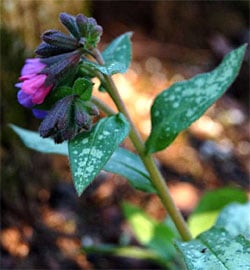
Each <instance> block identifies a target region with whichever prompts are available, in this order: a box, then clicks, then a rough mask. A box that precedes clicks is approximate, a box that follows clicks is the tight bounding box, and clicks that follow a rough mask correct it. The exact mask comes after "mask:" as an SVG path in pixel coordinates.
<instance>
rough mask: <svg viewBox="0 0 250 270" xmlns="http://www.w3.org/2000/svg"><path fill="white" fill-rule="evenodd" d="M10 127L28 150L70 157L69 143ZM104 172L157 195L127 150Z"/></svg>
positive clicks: (116, 154)
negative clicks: (117, 175) (123, 178)
mask: <svg viewBox="0 0 250 270" xmlns="http://www.w3.org/2000/svg"><path fill="white" fill-rule="evenodd" d="M10 126H11V128H12V129H13V130H14V131H15V132H16V134H17V135H18V136H19V137H20V138H21V140H22V141H23V143H24V144H25V145H26V146H27V147H28V148H30V149H32V150H36V151H40V152H42V153H48V154H49V153H51V154H61V155H66V156H68V144H67V142H64V143H61V144H55V142H54V141H53V140H52V139H50V138H47V139H44V138H42V137H40V135H39V134H38V133H37V132H34V131H30V130H27V129H23V128H20V127H17V126H15V125H10ZM103 170H105V171H107V172H112V173H115V174H119V175H121V176H123V177H125V178H127V179H128V181H129V182H130V184H131V185H132V186H134V187H135V188H137V189H139V190H142V191H146V192H153V193H156V191H155V189H154V187H153V186H152V184H151V181H150V177H149V175H148V172H147V171H146V169H145V167H144V165H143V163H142V162H141V160H140V158H139V157H138V156H137V155H136V154H134V153H131V152H129V151H128V150H126V149H123V148H117V149H116V150H115V152H114V153H113V154H112V156H111V158H110V159H109V161H108V162H107V163H106V164H105V166H104V167H103Z"/></svg>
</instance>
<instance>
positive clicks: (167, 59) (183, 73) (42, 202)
mask: <svg viewBox="0 0 250 270" xmlns="http://www.w3.org/2000/svg"><path fill="white" fill-rule="evenodd" d="M65 11H66V12H69V13H71V14H74V15H75V14H77V13H81V12H82V13H85V14H86V15H89V16H93V17H95V18H96V19H97V21H98V23H99V24H100V25H102V26H103V28H104V34H103V39H102V42H101V44H100V47H101V48H103V47H105V45H106V44H107V43H108V42H110V41H111V40H112V39H113V38H115V37H116V36H117V35H119V34H122V33H124V32H126V31H133V32H134V35H133V39H132V40H133V63H132V65H131V69H130V70H129V72H128V73H127V74H126V75H124V77H122V78H121V77H117V78H116V81H117V84H118V85H124V83H125V85H126V86H127V87H130V86H131V85H132V86H133V90H131V91H130V92H129V91H128V90H129V89H127V93H130V96H129V97H128V98H127V100H126V104H127V105H128V107H129V109H131V113H132V117H133V118H134V121H135V123H136V125H137V126H138V127H139V129H140V131H141V132H142V135H143V136H144V137H145V136H146V134H147V131H146V130H147V128H146V127H147V125H148V120H147V119H148V114H144V113H143V111H144V110H145V108H147V107H148V104H149V103H148V100H152V99H153V97H154V96H155V95H156V94H157V93H158V92H159V91H160V90H162V89H164V88H166V87H167V86H169V85H170V84H171V83H173V82H175V81H177V80H180V79H184V78H189V77H191V76H194V75H195V74H197V73H200V72H205V71H208V70H211V69H212V68H214V67H215V66H216V65H217V64H218V63H219V62H220V61H221V59H222V58H223V56H224V55H225V54H226V53H227V52H229V51H230V50H232V49H234V48H236V47H238V46H239V45H241V44H243V43H246V42H247V43H249V2H248V1H75V0H72V1H52V0H51V1H49V0H46V1H14V0H11V1H9V0H4V1H2V2H1V18H2V21H1V230H2V238H1V269H159V268H160V266H157V265H156V264H154V263H152V262H149V261H143V260H133V259H127V258H126V259H125V258H116V257H110V256H107V255H94V254H89V255H85V254H76V253H75V251H76V250H78V249H79V248H80V246H81V241H83V240H84V239H85V240H86V239H91V241H93V242H94V243H106V244H118V243H120V241H121V238H122V236H124V235H127V234H128V235H129V237H130V242H129V244H137V242H136V240H135V239H134V238H133V236H132V235H131V233H128V232H127V231H128V229H127V227H128V226H127V224H126V221H125V220H124V217H123V214H122V212H121V209H120V204H121V202H122V201H124V200H126V201H130V202H131V203H134V204H136V205H138V206H140V207H142V208H143V209H144V210H145V211H146V212H147V213H148V214H149V215H151V216H153V217H154V218H156V219H159V220H161V219H163V218H164V217H165V215H166V212H165V210H164V209H163V208H162V206H161V203H160V202H159V200H158V198H157V197H156V196H155V195H152V194H145V193H142V192H139V191H135V190H134V189H133V188H132V187H131V186H129V185H128V183H127V181H126V180H125V179H122V178H120V177H118V176H113V175H111V174H106V173H101V174H100V176H98V177H97V179H96V180H95V181H94V183H93V184H91V186H90V187H89V188H88V189H87V190H86V191H85V192H84V194H83V195H82V196H81V197H80V198H77V195H76V192H75V190H74V187H73V185H72V179H71V175H70V171H69V165H68V161H67V158H65V157H60V156H57V155H44V154H40V153H36V152H34V151H31V150H28V149H27V148H25V147H24V146H23V145H22V143H21V142H20V140H19V139H18V138H17V136H16V135H15V134H14V133H13V132H12V131H11V130H10V128H9V127H8V123H14V124H16V125H19V126H21V127H24V128H28V129H31V130H36V129H37V128H38V126H39V121H38V120H37V119H34V118H33V116H32V114H31V113H30V112H29V111H27V110H26V109H25V108H23V107H21V106H20V105H19V104H18V103H17V101H16V92H17V89H15V87H14V84H15V83H16V82H17V80H18V76H19V74H20V70H21V68H22V66H23V64H24V61H25V59H26V58H27V57H33V56H34V54H33V51H34V49H35V47H36V46H37V45H38V44H39V42H40V35H41V34H42V32H43V31H45V30H46V29H50V28H54V29H58V28H60V29H61V30H62V29H63V28H62V27H61V26H60V25H59V22H58V14H59V13H60V12H65ZM154 71H155V72H154ZM124 80H125V81H124ZM128 82H130V84H129V83H128ZM124 91H126V88H125V90H124ZM125 94H126V93H125ZM125 94H124V95H125ZM142 97H143V98H142ZM138 100H139V101H140V102H135V101H138ZM134 103H136V106H135V104H134ZM133 106H135V107H133ZM148 110H149V108H148ZM209 125H210V126H211V128H210V126H209ZM249 127H250V123H249V52H247V55H246V59H245V61H244V63H243V66H242V69H241V71H240V74H239V76H238V78H237V79H236V81H235V83H234V84H233V85H232V87H231V88H230V89H229V91H228V92H227V94H226V95H224V96H223V98H222V99H221V100H220V101H219V102H218V103H217V104H216V106H214V107H213V109H212V110H209V111H208V112H207V114H206V117H205V118H202V119H201V121H200V122H199V125H198V124H197V125H193V126H192V127H191V128H190V129H189V130H188V131H187V132H184V133H183V134H182V135H180V136H179V137H178V139H177V140H176V141H175V142H174V144H173V145H172V146H171V147H170V148H169V149H167V150H166V151H163V152H161V153H159V154H158V155H157V159H158V161H159V166H160V168H161V170H162V172H163V175H164V177H165V179H166V181H167V182H168V184H169V186H170V190H171V192H172V194H173V197H174V199H175V201H176V203H177V205H178V207H179V208H180V209H181V210H182V212H183V214H184V216H185V217H187V216H188V215H189V214H190V212H191V211H192V209H193V208H194V207H195V205H196V203H197V201H198V199H199V198H200V196H201V195H202V194H203V192H204V191H207V190H211V189H214V188H218V187H223V186H235V187H239V188H242V189H245V190H248V189H249V174H250V172H249V165H250V141H249V139H250V138H249ZM124 146H125V147H128V148H131V145H130V143H129V142H125V144H124ZM225 153H227V154H225ZM124 267H125V268H124Z"/></svg>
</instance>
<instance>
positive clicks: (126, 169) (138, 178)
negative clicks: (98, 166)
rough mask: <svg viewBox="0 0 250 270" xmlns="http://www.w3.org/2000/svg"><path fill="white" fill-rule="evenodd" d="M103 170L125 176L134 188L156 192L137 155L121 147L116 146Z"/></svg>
mask: <svg viewBox="0 0 250 270" xmlns="http://www.w3.org/2000/svg"><path fill="white" fill-rule="evenodd" d="M104 170H105V171H108V172H112V173H116V174H119V175H121V176H123V177H125V178H127V179H128V181H129V182H130V184H131V185H132V186H133V187H134V188H136V189H139V190H142V191H145V192H151V193H156V190H155V188H154V187H153V186H152V184H151V180H150V176H149V174H148V172H147V170H146V169H145V167H144V165H143V163H142V161H141V159H140V158H139V156H137V155H136V154H134V153H131V152H129V151H127V150H125V149H123V148H118V149H117V150H116V151H115V152H114V154H113V155H112V157H111V159H110V160H109V162H108V163H107V164H106V165H105V167H104Z"/></svg>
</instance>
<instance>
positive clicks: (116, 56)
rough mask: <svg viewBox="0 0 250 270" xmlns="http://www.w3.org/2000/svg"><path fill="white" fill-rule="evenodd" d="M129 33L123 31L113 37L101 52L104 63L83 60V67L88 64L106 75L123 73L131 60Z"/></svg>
mask: <svg viewBox="0 0 250 270" xmlns="http://www.w3.org/2000/svg"><path fill="white" fill-rule="evenodd" d="M131 35H132V33H131V32H128V33H125V34H123V35H121V36H119V37H117V38H116V39H114V40H113V41H112V42H111V43H110V44H109V45H108V47H107V48H106V49H105V50H104V51H103V53H102V56H103V59H104V61H105V65H103V66H101V65H98V64H95V63H93V62H87V61H85V62H84V63H83V67H84V66H89V67H91V68H94V69H97V70H98V71H100V72H102V73H104V74H106V75H113V74H115V73H125V72H126V71H127V69H128V67H129V64H130V61H131V41H130V38H131Z"/></svg>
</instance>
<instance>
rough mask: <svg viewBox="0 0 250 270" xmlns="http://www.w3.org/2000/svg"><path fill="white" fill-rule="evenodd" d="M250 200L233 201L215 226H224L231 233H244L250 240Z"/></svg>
mask: <svg viewBox="0 0 250 270" xmlns="http://www.w3.org/2000/svg"><path fill="white" fill-rule="evenodd" d="M249 213H250V202H248V203H246V204H239V203H232V204H230V205H228V206H226V207H225V208H224V209H223V210H222V212H221V213H220V215H219V217H218V219H217V221H216V223H215V226H216V227H223V228H224V229H226V230H227V231H228V232H229V233H230V235H232V236H237V235H239V234H241V235H243V236H244V237H245V238H246V239H248V240H250V217H249Z"/></svg>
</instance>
